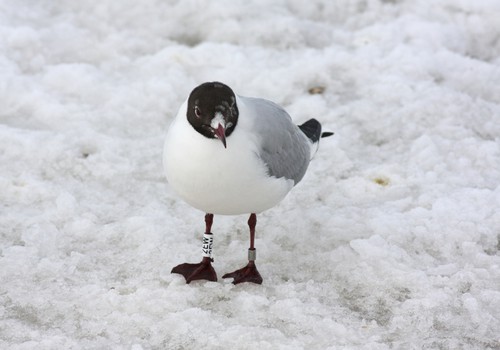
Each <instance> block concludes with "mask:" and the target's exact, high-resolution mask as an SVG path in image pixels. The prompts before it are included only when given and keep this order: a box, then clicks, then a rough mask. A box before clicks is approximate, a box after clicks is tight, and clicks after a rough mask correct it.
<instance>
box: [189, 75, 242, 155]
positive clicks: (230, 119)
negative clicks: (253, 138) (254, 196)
mask: <svg viewBox="0 0 500 350" xmlns="http://www.w3.org/2000/svg"><path fill="white" fill-rule="evenodd" d="M187 120H188V121H189V123H190V124H191V125H192V126H193V128H194V129H195V130H196V131H198V132H199V133H200V134H202V135H203V136H205V137H208V138H211V139H214V138H218V139H219V140H220V141H221V142H222V144H223V145H224V147H226V138H227V137H229V136H230V135H231V133H232V132H233V131H234V128H235V127H236V124H237V123H238V106H237V105H236V96H235V94H234V92H233V90H231V88H230V87H229V86H227V85H225V84H222V83H218V82H211V83H204V84H201V85H200V86H198V87H196V88H195V89H194V90H193V91H192V92H191V94H190V95H189V98H188V105H187Z"/></svg>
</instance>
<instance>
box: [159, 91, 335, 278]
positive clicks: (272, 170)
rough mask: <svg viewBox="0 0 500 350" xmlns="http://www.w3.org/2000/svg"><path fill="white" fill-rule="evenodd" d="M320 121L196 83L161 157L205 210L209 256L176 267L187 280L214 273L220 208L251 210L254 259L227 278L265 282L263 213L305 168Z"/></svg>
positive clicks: (178, 186) (171, 178) (180, 189)
mask: <svg viewBox="0 0 500 350" xmlns="http://www.w3.org/2000/svg"><path fill="white" fill-rule="evenodd" d="M329 135H331V133H323V135H322V134H321V124H320V123H319V122H318V121H316V120H315V119H311V120H309V121H307V122H306V123H304V124H302V125H300V126H296V125H295V124H294V123H293V122H292V119H291V118H290V116H289V115H288V113H287V112H285V110H284V109H283V108H281V107H280V106H278V105H277V104H275V103H273V102H271V101H268V100H264V99H261V98H250V97H243V96H238V95H235V94H234V92H233V90H231V88H230V87H228V86H227V85H224V84H222V83H219V82H210V83H204V84H202V85H200V86H198V87H196V88H195V89H194V90H193V91H192V92H191V94H190V95H189V98H188V99H187V101H186V102H184V104H183V105H182V106H181V108H180V110H179V112H178V114H177V116H176V117H175V119H174V121H173V123H172V124H171V126H170V128H169V130H168V133H167V138H166V141H165V147H164V153H163V164H164V169H165V173H166V176H167V180H168V183H169V184H170V186H171V187H172V188H173V189H174V191H175V192H176V193H177V194H178V195H179V196H180V197H181V198H182V199H184V200H185V201H186V202H187V203H189V204H190V205H192V206H193V207H195V208H197V209H199V210H202V211H203V212H205V213H206V215H205V225H206V227H205V234H204V235H203V246H202V251H203V259H202V261H201V262H200V263H198V264H187V263H186V264H181V265H178V266H176V267H174V268H173V269H172V273H179V274H181V275H183V276H184V277H185V279H186V281H187V283H189V282H191V281H193V280H198V279H204V280H209V281H216V280H217V275H216V273H215V270H214V269H213V267H212V264H211V262H212V261H213V259H212V244H213V235H212V233H211V228H212V222H213V216H214V214H220V215H237V214H250V218H249V219H248V226H249V228H250V248H249V250H248V260H249V261H248V264H247V265H246V266H245V267H244V268H242V269H240V270H237V271H234V272H232V273H229V274H226V275H224V276H223V278H233V283H234V284H237V283H241V282H254V283H259V284H260V283H262V277H261V276H260V274H259V272H258V271H257V268H256V266H255V257H256V250H255V247H254V239H255V226H256V223H257V216H256V214H257V213H260V212H262V211H264V210H267V209H269V208H271V207H273V206H275V205H276V204H278V203H279V202H280V201H281V200H282V199H283V198H284V197H285V196H286V195H287V193H288V192H289V191H290V190H291V189H292V188H293V187H294V186H295V185H296V184H297V183H298V182H299V181H300V180H301V179H302V177H303V176H304V174H305V172H306V170H307V167H308V165H309V161H310V159H311V157H312V154H314V152H315V151H316V150H317V144H318V142H319V139H320V137H321V136H329Z"/></svg>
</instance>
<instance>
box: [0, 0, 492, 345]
mask: <svg viewBox="0 0 500 350" xmlns="http://www.w3.org/2000/svg"><path fill="white" fill-rule="evenodd" d="M499 18H500V2H499V1H497V0H474V1H472V0H443V1H427V0H406V1H404V0H380V1H377V0H338V1H312V0H309V1H302V0H296V1H292V0H290V1H285V0H280V1H274V2H272V4H271V2H270V1H265V0H260V1H243V0H241V1H239V0H238V1H234V0H226V1H211V2H208V1H198V0H182V1H173V0H172V1H161V0H141V1H135V0H126V1H125V0H123V1H112V0H100V1H90V0H78V1H69V0H68V1H65V0H45V1H42V0H40V1H29V0H0V348H1V349H133V350H140V349H144V350H146V349H343V348H347V349H499V348H500V252H499V250H500V242H499V241H500V20H499ZM213 80H219V81H222V82H225V83H227V84H229V85H230V86H231V87H232V88H233V89H234V90H235V92H236V93H238V94H240V95H244V96H257V97H264V98H267V99H270V100H273V101H275V102H277V103H279V104H281V105H283V106H284V107H285V108H286V109H287V110H288V112H289V113H290V114H291V115H292V116H293V118H294V120H295V121H296V122H297V123H300V122H303V121H305V120H306V119H308V118H310V117H315V118H317V119H319V120H321V121H322V122H323V124H324V126H325V129H327V130H332V131H335V133H336V134H335V136H334V137H331V138H328V139H324V140H323V143H322V146H321V148H320V151H319V152H318V154H317V155H316V157H315V159H314V161H313V162H312V163H311V166H310V168H309V172H308V174H307V175H306V177H305V179H304V180H303V181H302V182H301V183H300V184H299V186H297V187H296V188H295V189H294V190H293V191H292V192H291V194H290V195H289V196H288V197H287V198H286V199H285V200H284V201H283V202H282V203H281V204H280V205H279V206H277V207H275V208H273V209H272V210H269V211H267V212H265V213H263V214H262V215H260V216H259V222H258V226H257V228H258V232H257V240H256V246H257V249H258V251H259V254H258V262H257V263H258V266H259V269H260V272H261V273H262V275H263V277H264V284H263V285H261V286H258V285H251V284H242V285H238V286H234V285H232V284H231V283H230V281H222V280H219V281H218V282H216V283H213V282H193V283H192V284H190V285H186V284H185V282H184V280H183V278H182V277H181V276H179V275H171V274H170V269H171V268H172V267H173V266H175V265H177V264H178V263H181V262H185V261H190V262H196V261H198V260H199V259H200V257H201V250H200V249H201V234H202V233H203V228H204V223H203V213H201V212H199V211H197V210H195V209H192V208H190V207H189V206H188V205H187V204H185V203H183V202H182V201H180V200H179V199H178V198H177V197H176V196H175V194H174V193H173V192H172V190H171V189H170V188H169V187H168V184H167V183H166V181H165V179H164V176H163V172H162V164H161V159H162V156H161V153H162V144H163V140H164V136H165V132H166V129H167V127H168V124H169V122H170V121H171V120H172V118H173V117H174V116H175V114H176V112H177V109H178V108H179V106H180V105H181V103H182V102H183V101H184V99H185V98H186V97H187V96H188V94H189V92H190V91H191V89H192V88H193V87H195V86H196V85H197V84H199V83H202V82H204V81H213ZM314 87H324V88H325V90H324V92H323V93H322V94H311V93H309V89H311V88H314ZM246 220H247V217H245V216H236V217H230V216H227V217H216V218H215V223H214V229H213V232H214V234H215V268H216V270H217V271H218V274H219V277H221V276H222V274H223V273H225V272H229V271H232V270H234V269H236V268H239V267H242V266H243V264H244V263H245V260H246V249H247V247H248V233H247V226H246Z"/></svg>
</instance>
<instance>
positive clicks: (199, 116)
mask: <svg viewBox="0 0 500 350" xmlns="http://www.w3.org/2000/svg"><path fill="white" fill-rule="evenodd" d="M194 114H195V115H196V116H197V117H198V118H201V111H200V108H198V106H195V107H194Z"/></svg>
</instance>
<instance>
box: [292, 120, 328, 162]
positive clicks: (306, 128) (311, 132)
mask: <svg viewBox="0 0 500 350" xmlns="http://www.w3.org/2000/svg"><path fill="white" fill-rule="evenodd" d="M299 128H300V130H302V132H303V133H304V135H306V136H307V138H308V139H309V141H311V143H312V147H311V158H312V157H313V156H314V154H315V153H316V151H317V150H318V147H319V139H320V138H323V137H328V136H332V135H333V132H329V131H326V132H323V133H322V132H321V123H320V122H318V121H317V120H316V119H314V118H313V119H309V120H308V121H306V122H305V123H304V124H302V125H299Z"/></svg>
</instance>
